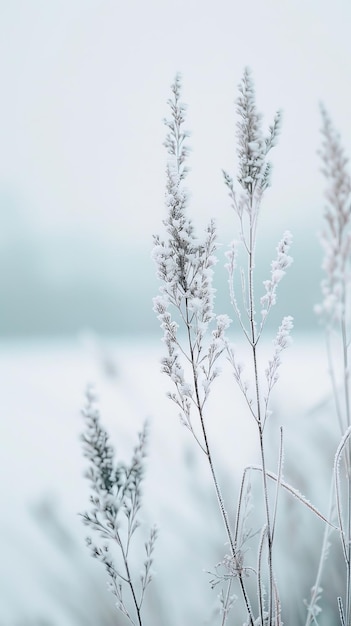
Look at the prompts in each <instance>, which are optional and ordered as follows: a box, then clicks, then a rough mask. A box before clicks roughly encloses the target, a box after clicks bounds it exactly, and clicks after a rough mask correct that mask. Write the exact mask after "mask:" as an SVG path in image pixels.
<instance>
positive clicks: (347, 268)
mask: <svg viewBox="0 0 351 626" xmlns="http://www.w3.org/2000/svg"><path fill="white" fill-rule="evenodd" d="M321 113H322V138H323V139H322V148H321V151H320V156H321V159H322V173H323V174H324V176H325V179H326V182H327V188H326V192H325V198H326V205H325V210H324V220H325V221H324V228H323V230H322V233H321V236H320V239H321V244H322V247H323V250H324V259H323V265H322V268H323V270H324V277H323V280H322V283H321V289H322V296H323V300H322V302H321V304H319V305H318V306H317V307H316V312H317V314H318V315H319V316H320V319H321V321H322V323H323V324H324V327H325V335H326V341H327V354H328V361H329V373H330V378H331V383H332V389H333V397H334V402H335V410H336V416H337V421H338V425H339V433H340V435H341V437H342V439H341V442H340V445H339V447H338V450H337V453H336V457H335V464H334V494H335V509H336V512H337V520H338V526H339V528H340V538H341V544H342V549H343V554H344V558H345V564H346V587H345V593H344V599H342V597H341V596H340V597H339V598H338V606H339V610H340V621H341V624H342V625H344V624H345V625H346V626H350V624H351V442H350V435H351V412H350V372H349V368H350V355H349V349H350V341H351V306H350V296H351V177H350V174H349V171H348V166H347V165H348V158H347V157H346V155H345V152H344V149H343V147H342V145H341V142H340V136H339V134H338V133H337V132H336V130H335V128H334V127H333V124H332V122H331V119H330V117H329V115H328V113H327V112H326V110H325V109H324V108H323V107H322V108H321ZM340 364H341V367H339V365H340ZM341 463H342V464H343V470H344V471H343V472H342V475H340V464H341ZM332 505H333V501H332ZM328 534H329V529H328V528H326V530H325V538H324V548H323V550H322V556H321V564H320V567H319V571H318V576H317V580H316V583H315V585H314V589H313V590H312V597H311V602H310V608H309V612H308V619H307V622H306V625H307V626H308V625H309V624H310V623H311V621H312V618H314V617H315V607H316V605H317V608H318V604H317V598H316V596H317V594H319V596H320V592H321V588H320V578H321V574H322V561H323V560H324V555H325V551H326V550H327V547H328V544H329V541H328ZM318 599H319V598H318Z"/></svg>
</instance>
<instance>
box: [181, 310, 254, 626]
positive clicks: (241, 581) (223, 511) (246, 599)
mask: <svg viewBox="0 0 351 626" xmlns="http://www.w3.org/2000/svg"><path fill="white" fill-rule="evenodd" d="M185 306H186V321H187V334H188V343H189V350H190V359H191V366H192V375H193V381H194V390H195V398H196V405H197V409H198V413H199V418H200V424H201V430H202V434H203V437H204V444H205V446H204V447H205V454H206V456H207V460H208V463H209V466H210V471H211V476H212V480H213V484H214V488H215V492H216V496H217V500H218V504H219V508H220V511H221V515H222V519H223V523H224V526H225V530H226V534H227V537H228V541H229V545H230V549H231V553H232V556H233V559H234V560H235V562H236V563H237V564H238V579H239V584H240V588H241V591H242V594H243V597H244V602H245V605H246V609H247V611H248V614H249V620H250V626H254V617H253V614H252V609H251V604H250V600H249V597H248V595H247V591H246V587H245V584H244V579H243V575H242V572H241V570H240V565H239V561H238V558H237V553H236V547H235V542H234V540H233V535H232V532H231V530H230V524H229V520H228V514H227V511H226V508H225V506H224V501H223V496H222V494H221V490H220V487H219V483H218V480H217V476H216V472H215V469H214V465H213V459H212V454H211V449H210V446H209V442H208V437H207V431H206V426H205V420H204V415H203V410H202V405H201V401H200V394H199V385H198V377H197V372H196V363H195V358H194V347H193V343H192V338H191V331H190V322H189V308H188V301H187V298H186V299H185Z"/></svg>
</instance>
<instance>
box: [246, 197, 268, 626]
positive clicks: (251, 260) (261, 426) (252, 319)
mask: <svg viewBox="0 0 351 626" xmlns="http://www.w3.org/2000/svg"><path fill="white" fill-rule="evenodd" d="M250 204H251V207H250V233H249V268H248V270H249V271H248V274H249V311H250V330H251V348H252V357H253V366H254V380H255V392H256V407H257V416H256V421H257V427H258V434H259V442H260V455H261V463H262V481H263V496H264V506H265V513H266V534H267V546H268V576H269V583H268V587H269V594H268V595H269V597H268V601H269V624H270V625H272V623H273V563H272V532H271V520H270V510H269V499H268V485H267V473H266V459H265V450H264V442H263V429H264V424H263V423H262V420H261V400H260V388H259V379H258V365H257V344H256V326H255V297H254V281H253V275H254V267H255V260H254V248H255V222H256V218H255V217H253V191H252V190H251V193H250ZM263 619H264V618H263V615H262V614H261V623H262V626H264V623H263Z"/></svg>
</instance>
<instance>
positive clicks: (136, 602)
mask: <svg viewBox="0 0 351 626" xmlns="http://www.w3.org/2000/svg"><path fill="white" fill-rule="evenodd" d="M116 537H117V541H118V543H119V546H120V548H121V552H122V557H123V563H124V567H125V570H126V574H127V576H126V578H127V583H128V585H129V588H130V591H131V594H132V598H133V604H134V606H135V610H136V614H137V619H138V624H139V626H143V622H142V619H141V614H140V604H139V603H138V601H137V598H136V595H135V590H134V585H133V583H132V578H131V575H130V571H129V565H128V559H127V555H126V552H125V550H124V548H123V544H122V541H121V538H120V536H119V533H118V532H117V533H116Z"/></svg>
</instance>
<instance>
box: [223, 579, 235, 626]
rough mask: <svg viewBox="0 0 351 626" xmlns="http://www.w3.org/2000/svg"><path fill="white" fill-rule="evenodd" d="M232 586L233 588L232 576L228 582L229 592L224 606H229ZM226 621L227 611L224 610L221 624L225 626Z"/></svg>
mask: <svg viewBox="0 0 351 626" xmlns="http://www.w3.org/2000/svg"><path fill="white" fill-rule="evenodd" d="M231 588H232V578H230V580H229V583H228V587H227V593H226V594H225V600H224V607H228V604H229V600H230V591H231ZM226 621H227V611H226V610H224V611H223V617H222V623H221V626H225V623H226Z"/></svg>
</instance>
